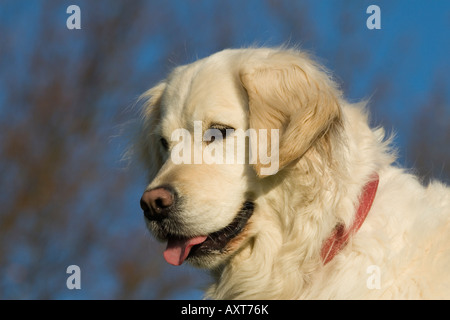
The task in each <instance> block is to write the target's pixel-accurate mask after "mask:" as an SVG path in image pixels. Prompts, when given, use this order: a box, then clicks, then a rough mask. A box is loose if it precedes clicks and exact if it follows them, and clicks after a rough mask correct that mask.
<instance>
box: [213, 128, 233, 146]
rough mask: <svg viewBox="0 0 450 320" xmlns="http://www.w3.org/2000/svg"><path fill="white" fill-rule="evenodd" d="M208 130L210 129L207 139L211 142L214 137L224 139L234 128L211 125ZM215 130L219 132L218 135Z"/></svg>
mask: <svg viewBox="0 0 450 320" xmlns="http://www.w3.org/2000/svg"><path fill="white" fill-rule="evenodd" d="M209 130H211V133H210V134H209V137H208V140H209V143H211V142H213V141H215V140H216V139H225V138H226V137H227V136H228V135H229V134H230V133H232V132H233V131H234V128H232V127H230V126H226V125H212V126H211V127H210V128H209ZM217 131H219V132H220V135H218V134H217Z"/></svg>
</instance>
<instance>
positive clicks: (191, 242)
mask: <svg viewBox="0 0 450 320" xmlns="http://www.w3.org/2000/svg"><path fill="white" fill-rule="evenodd" d="M206 238H207V237H206V236H200V237H195V238H191V239H169V241H168V242H167V248H166V251H164V259H166V261H167V262H168V263H170V264H173V265H174V266H179V265H181V264H182V263H183V261H184V260H185V259H186V258H187V256H188V255H189V252H190V251H191V248H192V247H193V246H195V245H196V244H200V243H202V242H204V241H205V240H206Z"/></svg>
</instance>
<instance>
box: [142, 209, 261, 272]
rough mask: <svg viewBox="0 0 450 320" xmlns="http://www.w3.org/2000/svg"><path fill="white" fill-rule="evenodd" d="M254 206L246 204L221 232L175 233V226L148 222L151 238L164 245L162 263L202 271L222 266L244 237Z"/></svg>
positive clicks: (174, 224) (173, 224)
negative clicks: (165, 243)
mask: <svg viewBox="0 0 450 320" xmlns="http://www.w3.org/2000/svg"><path fill="white" fill-rule="evenodd" d="M254 208H255V205H254V203H253V202H252V201H246V202H244V204H243V205H242V208H241V209H240V210H239V212H238V213H237V214H236V216H235V218H234V220H233V221H232V222H231V223H230V224H229V225H227V226H225V227H223V228H222V229H220V230H218V231H215V232H212V233H210V234H208V235H187V234H182V233H180V232H178V229H177V228H176V223H174V222H167V223H166V224H161V223H148V224H147V226H148V227H149V229H150V231H151V232H152V233H153V235H154V236H155V237H156V238H157V239H158V240H159V241H163V242H167V249H166V251H165V252H164V257H165V259H166V261H167V262H168V263H170V264H173V265H181V264H182V263H183V262H185V261H186V262H188V263H189V264H191V265H193V266H195V267H198V268H204V269H213V268H216V267H217V266H218V265H220V264H222V263H224V262H225V261H226V260H227V259H228V257H230V256H231V255H232V254H233V252H235V251H236V250H237V249H238V248H239V247H240V244H241V243H242V242H243V241H244V239H245V238H246V234H247V232H246V230H247V229H248V224H249V220H250V218H251V216H252V215H253V212H254Z"/></svg>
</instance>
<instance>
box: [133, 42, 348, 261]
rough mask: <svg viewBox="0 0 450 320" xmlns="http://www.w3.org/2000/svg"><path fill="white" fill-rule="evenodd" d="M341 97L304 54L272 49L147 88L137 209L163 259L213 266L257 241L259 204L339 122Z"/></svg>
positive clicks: (189, 70) (216, 59)
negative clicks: (144, 178)
mask: <svg viewBox="0 0 450 320" xmlns="http://www.w3.org/2000/svg"><path fill="white" fill-rule="evenodd" d="M337 95H338V93H337V90H336V89H334V87H333V86H332V84H330V83H329V82H328V78H327V77H326V76H325V75H323V73H322V72H320V71H319V70H318V69H317V67H316V66H314V65H313V64H312V62H311V61H310V60H309V59H308V58H307V57H306V56H303V55H301V54H299V53H298V52H293V51H292V52H291V51H277V50H271V49H242V50H226V51H222V52H220V53H217V54H215V55H213V56H210V57H208V58H205V59H203V60H199V61H197V62H195V63H193V64H190V65H187V66H181V67H178V68H177V69H175V70H174V71H173V72H172V73H171V75H170V76H169V77H168V78H167V79H166V80H165V81H163V82H161V83H160V84H159V85H157V86H156V87H154V88H152V89H150V90H149V91H148V92H147V93H146V97H147V98H148V103H147V105H146V109H145V111H144V122H143V123H144V124H143V127H142V134H141V137H140V140H139V142H138V148H139V151H140V153H141V155H142V158H143V161H144V162H145V164H146V165H147V166H148V168H149V178H150V180H151V183H150V184H149V185H148V187H147V188H146V190H145V192H144V195H143V196H142V199H141V207H142V209H143V211H144V215H145V219H146V223H147V226H148V228H149V230H150V231H151V232H152V233H153V234H154V236H155V237H156V238H157V239H159V240H161V241H165V242H167V249H166V250H165V252H164V257H165V259H166V260H167V262H169V263H171V264H174V265H180V264H181V263H183V261H185V260H186V261H188V262H190V263H192V264H194V265H196V266H199V267H205V268H215V267H217V266H218V265H220V264H222V263H224V262H225V261H226V260H227V259H228V258H229V257H230V256H232V255H233V254H235V253H236V252H239V250H240V249H242V248H244V247H245V246H247V245H251V239H252V237H254V236H256V235H257V233H258V232H261V231H262V230H261V229H260V228H259V227H255V225H257V224H255V223H254V221H255V220H257V219H258V218H259V217H258V211H259V210H260V208H258V199H259V198H260V197H261V196H263V195H264V193H265V192H267V189H270V185H271V184H273V183H274V180H276V179H273V176H274V175H278V174H279V173H278V172H279V171H281V170H284V168H286V167H287V166H289V165H291V164H292V163H293V162H295V160H298V159H299V158H301V157H302V156H303V154H305V152H307V151H308V149H309V148H310V147H311V146H312V145H313V144H314V143H315V141H316V140H317V139H318V138H320V137H321V136H322V135H323V134H324V133H325V132H326V131H327V130H328V129H329V128H330V126H331V125H332V124H333V123H334V122H336V121H338V120H339V115H340V112H339V107H338V103H337V98H338V96H337ZM245 134H246V135H245ZM261 142H265V143H266V145H265V146H264V145H262V144H261ZM250 150H251V151H250ZM267 160H269V161H267ZM267 175H271V176H272V177H266V176H267ZM264 186H269V188H265V187H264Z"/></svg>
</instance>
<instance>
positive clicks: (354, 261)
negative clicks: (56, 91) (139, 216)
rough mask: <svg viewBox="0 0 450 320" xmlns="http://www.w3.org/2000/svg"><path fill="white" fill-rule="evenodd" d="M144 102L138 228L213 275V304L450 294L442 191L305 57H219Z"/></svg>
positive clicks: (184, 69)
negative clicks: (400, 162) (144, 175)
mask: <svg viewBox="0 0 450 320" xmlns="http://www.w3.org/2000/svg"><path fill="white" fill-rule="evenodd" d="M144 96H145V98H146V99H147V100H146V101H147V102H146V104H145V109H144V112H143V119H144V120H143V126H142V130H141V134H140V137H139V139H138V141H137V143H136V146H135V151H137V152H138V153H139V154H140V156H141V159H142V160H143V161H144V164H145V165H146V166H147V167H148V169H149V172H150V174H149V181H151V183H150V184H149V185H148V187H147V188H146V190H145V192H144V195H143V197H142V199H141V206H142V208H143V210H144V214H145V217H146V223H147V226H148V228H149V229H150V231H151V232H152V233H153V234H154V236H155V237H156V238H157V239H159V240H161V241H165V242H167V249H166V250H165V252H164V254H163V255H164V257H165V259H166V260H167V262H169V263H171V264H173V265H180V264H181V263H183V262H184V261H187V262H189V263H191V264H193V265H195V266H197V267H201V268H205V269H208V270H210V271H211V274H212V276H213V279H214V283H213V284H212V285H211V286H210V288H209V289H208V290H207V295H206V296H207V297H208V298H213V299H306V298H310V299H372V298H381V299H405V298H407V299H409V298H413V299H422V298H426V299H429V298H444V299H449V298H450V274H449V271H450V189H449V188H448V187H446V186H444V185H443V184H441V183H439V182H432V183H431V184H430V185H428V186H423V185H421V183H420V182H419V181H418V179H417V178H416V177H414V176H413V175H411V174H408V173H407V172H405V170H403V169H400V168H397V167H395V166H394V165H393V163H394V161H395V155H394V152H393V151H392V149H391V148H390V146H389V142H390V141H389V140H390V139H385V135H384V130H383V129H381V128H378V129H371V128H370V127H369V125H368V119H367V118H368V117H367V114H366V111H365V104H364V103H360V104H350V103H348V102H346V101H345V100H344V99H343V97H342V94H341V92H340V91H339V89H338V88H337V86H336V85H335V83H334V82H333V81H332V80H331V77H330V75H329V74H328V73H327V72H326V71H325V70H324V68H323V67H321V66H319V65H318V64H316V63H315V62H314V61H313V60H312V59H311V58H310V57H308V56H307V55H306V54H305V53H303V52H300V51H298V50H294V49H266V48H258V49H237V50H225V51H221V52H219V53H216V54H214V55H212V56H210V57H207V58H205V59H202V60H198V61H196V62H194V63H192V64H189V65H186V66H180V67H178V68H176V69H175V70H174V71H173V72H172V73H171V74H170V75H169V77H168V78H167V79H166V80H164V81H162V82H161V83H160V84H158V85H157V86H156V87H154V88H152V89H150V90H149V91H148V92H147V93H146V94H145V95H144ZM265 129H267V130H265ZM177 130H178V131H177ZM179 130H182V131H179ZM249 130H253V131H251V132H250V131H249ZM180 132H181V133H182V134H180ZM249 132H250V133H249ZM238 133H241V136H240V137H239V134H238ZM242 133H244V136H242ZM267 136H268V137H269V139H267ZM242 137H243V138H242ZM261 141H262V142H264V143H265V144H264V143H263V144H258V142H261ZM230 146H231V147H230ZM226 147H227V148H226ZM228 147H229V148H228ZM258 148H259V149H260V150H258ZM243 150H244V151H248V150H252V151H250V152H248V153H245V157H244V158H242V154H243ZM261 150H262V151H261ZM269 150H270V151H269ZM222 151H223V153H222ZM230 154H231V156H230V157H228V156H229V155H230ZM236 154H237V156H236ZM239 154H240V155H241V156H240V158H239ZM218 155H220V156H223V157H225V156H227V157H228V158H227V160H226V161H219V160H222V159H221V158H220V157H219V158H220V159H219V158H217V157H216V158H215V159H213V160H211V159H209V160H208V161H207V158H211V156H218ZM264 155H266V156H267V157H266V160H267V159H268V161H263V159H264ZM176 159H178V160H177V161H175V160H176ZM180 159H181V160H183V161H181V160H180ZM269 162H270V163H269ZM268 167H272V168H275V169H276V170H269V171H266V172H264V169H267V168H268Z"/></svg>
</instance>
